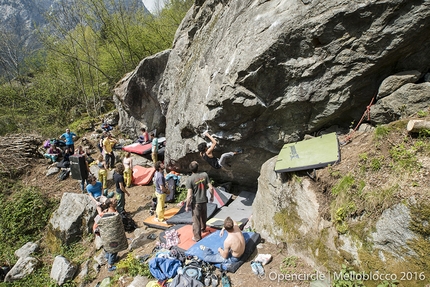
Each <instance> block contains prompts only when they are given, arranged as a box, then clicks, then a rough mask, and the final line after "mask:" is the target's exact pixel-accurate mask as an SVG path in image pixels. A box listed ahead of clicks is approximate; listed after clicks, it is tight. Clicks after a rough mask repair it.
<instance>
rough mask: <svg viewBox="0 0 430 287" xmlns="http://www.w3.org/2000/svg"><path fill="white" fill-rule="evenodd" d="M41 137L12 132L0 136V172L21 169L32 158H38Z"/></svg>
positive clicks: (6, 172) (4, 172)
mask: <svg viewBox="0 0 430 287" xmlns="http://www.w3.org/2000/svg"><path fill="white" fill-rule="evenodd" d="M42 143H43V138H42V137H41V136H39V135H25V134H13V135H8V136H5V137H0V174H9V175H12V174H14V173H16V172H19V171H22V170H23V169H25V168H26V167H27V166H29V162H30V160H31V159H33V158H40V156H41V154H40V152H39V148H40V147H41V145H42Z"/></svg>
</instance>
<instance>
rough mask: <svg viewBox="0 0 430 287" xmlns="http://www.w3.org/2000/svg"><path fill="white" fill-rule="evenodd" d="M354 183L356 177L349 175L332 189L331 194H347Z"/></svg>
mask: <svg viewBox="0 0 430 287" xmlns="http://www.w3.org/2000/svg"><path fill="white" fill-rule="evenodd" d="M354 182H355V180H354V177H353V176H352V175H351V174H348V175H346V176H344V177H342V178H341V179H340V180H339V181H338V183H337V184H336V185H335V186H334V187H333V188H332V190H331V193H332V194H333V195H338V194H340V193H341V192H345V191H347V190H349V189H350V188H351V186H352V185H353V184H354Z"/></svg>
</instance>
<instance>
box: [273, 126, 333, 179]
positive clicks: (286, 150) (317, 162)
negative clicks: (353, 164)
mask: <svg viewBox="0 0 430 287" xmlns="http://www.w3.org/2000/svg"><path fill="white" fill-rule="evenodd" d="M338 161H340V149H339V141H338V139H337V135H336V133H330V134H326V135H322V136H319V137H316V138H312V139H309V140H304V141H300V142H295V143H289V144H285V145H284V146H283V147H282V149H281V151H280V152H279V155H278V158H277V160H276V164H275V171H276V172H291V171H297V170H306V169H314V168H320V167H326V166H328V165H330V164H334V163H336V162H338Z"/></svg>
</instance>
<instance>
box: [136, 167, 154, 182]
mask: <svg viewBox="0 0 430 287" xmlns="http://www.w3.org/2000/svg"><path fill="white" fill-rule="evenodd" d="M154 173H155V168H153V167H143V166H140V165H135V166H133V184H134V185H148V184H150V183H151V181H152V178H153V177H154Z"/></svg>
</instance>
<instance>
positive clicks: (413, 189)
mask: <svg viewBox="0 0 430 287" xmlns="http://www.w3.org/2000/svg"><path fill="white" fill-rule="evenodd" d="M404 125H405V122H403V123H398V124H397V126H399V127H400V128H398V131H396V132H392V133H390V135H389V136H388V137H384V138H383V140H381V141H379V142H376V143H375V140H374V135H375V133H374V132H355V133H354V134H353V135H352V137H351V138H347V137H346V136H341V137H339V141H340V143H341V146H340V148H341V157H342V158H341V162H340V163H338V164H336V165H333V166H331V167H329V168H325V169H320V170H318V171H317V172H316V180H315V182H314V183H315V186H314V188H315V189H316V190H320V192H321V193H320V196H319V197H320V198H319V201H320V202H321V205H320V214H321V216H323V217H324V218H326V219H328V220H330V210H329V208H330V200H331V199H330V192H327V191H329V190H330V188H331V187H332V185H333V183H334V182H335V180H336V176H335V175H336V174H339V175H346V174H348V173H351V172H352V173H356V174H355V176H357V177H358V176H359V175H361V176H363V180H366V182H367V184H368V186H369V187H372V186H374V187H375V188H376V187H378V188H379V187H381V186H384V185H386V184H389V183H391V184H392V182H398V185H399V186H400V187H401V188H399V192H398V193H397V194H396V197H395V198H398V200H401V199H404V198H408V197H410V196H412V195H414V196H415V197H416V198H421V199H422V200H426V201H427V200H429V195H428V193H427V192H426V191H425V190H427V189H422V188H419V187H425V186H428V185H429V184H430V182H429V178H428V173H429V172H428V171H429V170H430V161H429V157H428V156H422V157H420V158H419V159H418V161H419V162H420V164H421V165H422V169H421V171H420V172H419V173H413V174H410V175H408V174H407V173H405V174H404V175H399V174H397V178H392V175H391V173H390V172H391V169H392V167H393V166H392V165H391V164H387V163H384V164H383V165H382V166H381V168H380V169H378V170H377V171H376V170H373V167H372V162H370V161H368V162H367V163H366V162H364V160H363V157H364V156H366V157H369V158H381V159H387V158H389V157H390V155H389V149H390V148H392V147H394V146H399V145H401V144H402V143H405V142H406V141H407V139H411V138H410V135H408V134H407V132H405V130H404V127H403V126H404ZM392 128H393V129H395V128H396V126H393V127H392ZM417 140H419V139H417ZM415 141H416V140H414V141H412V142H411V143H410V144H413V143H414V142H415ZM96 156H97V154H95V155H94V156H93V157H96ZM48 166H49V163H48V162H47V161H46V160H43V159H40V160H35V162H34V163H33V164H32V168H30V169H28V172H27V173H26V174H25V176H24V178H23V180H24V182H25V183H26V184H28V185H33V186H38V187H40V189H41V190H43V191H44V192H45V193H47V194H48V195H49V196H52V197H56V198H58V199H60V198H61V196H62V194H63V193H64V192H75V193H80V192H81V191H80V189H79V183H78V181H77V180H73V179H71V178H69V179H66V180H64V181H58V180H57V178H56V177H55V176H53V177H46V176H45V174H46V171H47V168H48ZM411 182H414V183H415V184H410V183H411ZM110 184H111V185H112V184H113V183H110ZM110 189H111V190H112V189H113V187H112V186H111V187H110ZM236 189H237V188H236ZM128 190H129V192H130V197H127V198H126V210H127V211H128V212H129V213H131V214H132V216H133V219H134V220H135V221H136V223H137V225H138V227H139V229H140V231H143V232H144V233H146V234H150V233H154V234H156V235H157V236H158V235H159V234H160V232H162V230H159V229H154V228H149V227H147V226H145V225H144V224H143V220H144V219H145V218H147V217H148V216H149V206H150V205H149V204H150V200H151V198H152V194H153V192H154V187H153V186H133V187H131V188H129V189H128ZM324 202H325V203H326V204H324ZM173 205H174V204H168V207H172V206H173ZM379 212H380V211H379ZM379 212H378V211H376V212H375V216H377V215H378V213H379ZM127 237H128V238H130V240H131V239H132V238H133V237H134V233H128V234H127ZM263 240H264V238H263ZM155 244H156V240H154V241H153V240H148V241H147V243H146V244H145V245H144V246H143V247H141V248H139V249H136V250H134V253H135V255H136V256H139V255H145V254H149V253H151V251H152V249H153V248H154V246H155ZM91 248H93V244H91V243H90V244H88V249H89V250H91ZM126 253H127V252H123V253H121V254H120V255H121V258H122V259H123V258H125V257H126V255H127V254H126ZM259 253H263V254H271V255H272V256H273V260H272V262H270V263H269V264H268V265H266V266H265V271H266V275H267V276H266V277H263V278H259V277H257V276H256V275H254V274H253V273H252V270H251V267H250V262H251V261H252V260H253V258H255V256H257V254H259ZM89 257H90V256H89ZM218 274H219V273H218ZM285 274H290V275H292V277H294V276H299V275H301V276H302V278H300V279H297V280H286V279H285V278H286V275H285ZM313 274H315V269H314V268H312V267H311V266H309V265H308V264H306V262H305V261H304V260H302V259H296V258H295V257H293V256H292V254H288V253H287V252H286V246H282V245H275V244H271V243H268V242H263V243H260V244H259V245H258V247H257V249H256V250H255V252H254V254H252V256H251V257H250V258H249V259H248V260H247V262H245V264H243V265H242V266H241V267H240V268H239V269H238V270H237V271H236V273H234V274H232V273H230V274H228V275H229V277H230V279H231V282H232V286H256V285H264V286H310V282H309V280H306V278H303V277H304V276H309V275H313ZM112 275H113V274H112V273H110V272H108V271H107V270H106V267H103V268H102V269H101V271H100V273H99V274H98V276H97V277H96V278H95V279H94V280H93V282H92V283H91V284H89V286H95V285H96V283H97V282H100V281H101V280H103V278H105V277H107V276H112ZM132 280H133V278H127V277H123V278H122V280H121V282H122V283H121V284H120V286H128V283H130V282H131V281H132ZM219 286H221V284H219Z"/></svg>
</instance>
